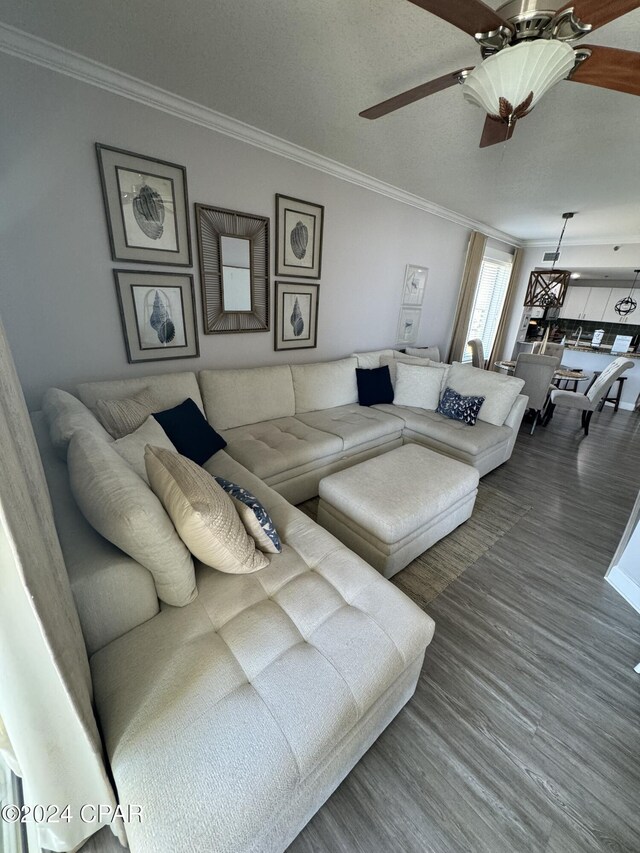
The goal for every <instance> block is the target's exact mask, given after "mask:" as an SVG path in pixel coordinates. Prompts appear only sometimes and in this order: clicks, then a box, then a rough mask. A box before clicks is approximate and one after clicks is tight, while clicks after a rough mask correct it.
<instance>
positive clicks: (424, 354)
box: [405, 347, 440, 361]
mask: <svg viewBox="0 0 640 853" xmlns="http://www.w3.org/2000/svg"><path fill="white" fill-rule="evenodd" d="M405 353H406V354H407V355H412V356H416V357H417V358H430V359H431V360H432V361H440V349H439V348H438V347H407V348H406V349H405Z"/></svg>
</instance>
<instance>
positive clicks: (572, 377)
mask: <svg viewBox="0 0 640 853" xmlns="http://www.w3.org/2000/svg"><path fill="white" fill-rule="evenodd" d="M494 363H495V366H496V367H497V368H498V369H499V370H503V371H504V372H505V373H511V374H512V373H513V371H514V369H515V366H516V363H515V361H496V362H494ZM591 378H592V376H591V374H590V373H585V372H584V371H583V370H571V369H570V368H568V367H559V368H558V369H557V370H556V372H555V373H554V374H553V379H552V382H553V384H554V385H557V386H558V387H560V383H561V382H564V383H565V385H564V387H565V388H566V389H567V390H568V391H577V390H578V383H579V382H586V381H587V380H588V379H591ZM570 384H573V388H570V387H569V385H570Z"/></svg>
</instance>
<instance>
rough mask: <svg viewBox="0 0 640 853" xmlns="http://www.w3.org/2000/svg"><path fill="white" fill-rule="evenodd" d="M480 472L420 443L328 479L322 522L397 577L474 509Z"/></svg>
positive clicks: (322, 491) (320, 510)
mask: <svg viewBox="0 0 640 853" xmlns="http://www.w3.org/2000/svg"><path fill="white" fill-rule="evenodd" d="M478 480H479V474H478V471H477V470H476V469H475V468H472V467H471V465H465V463H464V462H458V461H457V460H455V459H450V458H449V457H448V456H442V455H441V454H440V453H436V452H435V451H433V450H429V449H428V448H426V447H422V446H421V445H418V444H405V445H404V446H403V447H398V448H396V449H395V450H391V451H389V453H384V454H383V455H382V456H377V457H375V458H374V459H367V460H366V461H365V462H361V463H360V464H359V465H354V466H353V467H352V468H347V469H345V470H344V471H339V472H338V473H337V474H331V476H329V477H325V478H324V479H323V480H321V481H320V490H319V491H320V501H319V506H318V522H319V523H320V524H321V525H322V526H323V527H324V528H325V529H326V530H328V531H329V532H330V533H333V535H334V536H336V537H337V538H338V539H339V540H340V541H341V542H343V543H344V544H345V545H346V546H347V547H348V548H351V550H352V551H355V552H356V554H359V555H360V556H361V557H362V558H363V559H365V560H366V561H367V562H368V563H369V564H370V565H372V566H373V567H374V568H375V569H377V570H378V571H379V572H381V573H382V574H383V575H384V576H385V577H386V578H390V577H392V576H393V575H395V573H396V572H399V571H400V569H404V567H405V566H406V565H408V564H409V563H410V562H411V561H412V560H414V559H415V558H416V557H417V556H418V554H422V553H423V552H424V551H426V550H427V548H430V547H431V546H432V545H434V544H435V543H436V542H437V541H438V540H439V539H442V537H443V536H446V535H447V533H451V531H452V530H454V529H455V528H456V527H457V526H458V525H459V524H462V522H463V521H466V520H467V519H468V518H469V516H470V515H471V513H472V511H473V505H474V503H475V500H476V494H477V493H478Z"/></svg>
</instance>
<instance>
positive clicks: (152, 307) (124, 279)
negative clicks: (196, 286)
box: [113, 270, 200, 364]
mask: <svg viewBox="0 0 640 853" xmlns="http://www.w3.org/2000/svg"><path fill="white" fill-rule="evenodd" d="M113 274H114V276H115V280H116V293H117V296H118V305H119V306H120V319H121V320H122V331H123V333H124V343H125V347H126V350H127V359H128V361H129V364H134V363H135V362H138V361H165V360H168V359H172V358H195V357H196V356H198V355H200V350H199V347H198V329H197V323H196V309H195V300H194V292H193V276H192V275H188V274H186V273H185V274H181V273H155V272H140V271H138V270H114V271H113Z"/></svg>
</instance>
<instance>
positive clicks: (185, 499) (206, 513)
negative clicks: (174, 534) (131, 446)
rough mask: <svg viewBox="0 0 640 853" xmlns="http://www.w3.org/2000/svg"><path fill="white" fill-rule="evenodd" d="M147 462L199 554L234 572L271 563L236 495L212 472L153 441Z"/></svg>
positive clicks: (165, 503) (183, 532)
mask: <svg viewBox="0 0 640 853" xmlns="http://www.w3.org/2000/svg"><path fill="white" fill-rule="evenodd" d="M144 461H145V465H146V466H147V476H148V477H149V482H150V483H151V488H152V489H153V491H154V492H155V493H156V495H157V496H158V497H159V498H160V500H161V502H162V505H163V506H164V508H165V509H166V511H167V512H168V513H169V516H170V517H171V520H172V521H173V523H174V525H175V528H176V530H177V531H178V534H179V536H180V538H181V539H182V541H183V542H184V543H185V545H186V546H187V548H188V549H189V550H190V551H191V553H192V554H193V555H194V557H197V558H198V560H200V561H201V562H202V563H204V564H205V565H206V566H210V567H211V568H212V569H217V570H218V571H219V572H229V573H230V574H244V573H246V572H255V571H257V570H258V569H264V568H265V567H266V566H268V565H269V559H268V557H266V556H265V555H264V554H263V553H262V552H261V551H257V550H256V547H255V542H254V541H253V539H252V538H251V537H250V536H248V535H247V531H246V530H245V528H244V524H243V523H242V521H241V520H240V516H239V515H238V513H237V512H236V509H235V507H234V505H233V502H232V500H231V498H230V497H229V495H228V494H227V493H226V492H225V490H224V489H223V488H222V487H221V486H220V485H219V484H218V483H217V482H216V480H215V478H214V477H212V476H211V474H208V473H207V472H206V471H205V470H204V469H203V468H201V467H200V465H198V464H197V463H196V462H193V461H192V460H191V459H187V457H186V456H181V455H180V454H179V453H175V452H173V451H171V450H164V449H163V448H161V447H152V446H151V445H147V449H146V451H145V455H144Z"/></svg>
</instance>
